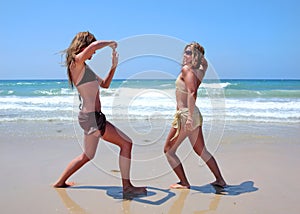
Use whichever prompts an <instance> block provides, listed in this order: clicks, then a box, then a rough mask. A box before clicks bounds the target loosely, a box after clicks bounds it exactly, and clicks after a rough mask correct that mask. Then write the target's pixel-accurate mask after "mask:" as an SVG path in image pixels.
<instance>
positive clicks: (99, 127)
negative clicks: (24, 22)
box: [53, 32, 146, 195]
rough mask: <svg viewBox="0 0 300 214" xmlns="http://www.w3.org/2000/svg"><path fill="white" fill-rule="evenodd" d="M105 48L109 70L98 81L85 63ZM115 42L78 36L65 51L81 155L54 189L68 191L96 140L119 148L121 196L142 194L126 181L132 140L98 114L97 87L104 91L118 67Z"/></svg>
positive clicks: (84, 34)
mask: <svg viewBox="0 0 300 214" xmlns="http://www.w3.org/2000/svg"><path fill="white" fill-rule="evenodd" d="M106 46H109V47H111V48H112V66H111V69H110V71H109V72H108V75H107V77H106V78H104V79H101V78H100V77H99V76H97V75H96V74H95V73H94V72H93V71H92V70H91V68H90V67H89V66H88V65H87V64H86V63H85V61H86V60H90V59H91V58H92V56H93V54H95V51H96V50H99V49H102V48H104V47H106ZM116 48H117V43H116V42H115V41H97V40H96V38H95V37H94V35H93V34H91V33H89V32H80V33H78V34H77V35H76V36H75V37H74V39H73V40H72V42H71V44H70V46H69V48H68V49H67V50H66V66H67V70H68V77H69V84H70V85H71V87H72V88H73V86H74V85H75V87H76V88H77V90H78V92H79V94H80V97H81V101H82V106H81V110H80V112H79V115H78V120H79V124H80V126H81V128H82V129H83V130H84V151H83V153H82V154H81V155H79V156H78V157H76V158H74V159H73V160H72V161H71V162H70V163H69V165H68V166H67V168H66V169H65V171H64V172H63V173H62V175H61V177H60V178H59V179H58V180H57V182H56V183H55V184H54V185H53V186H54V187H69V186H71V185H74V183H73V182H67V179H68V178H69V177H70V176H71V175H72V174H74V173H75V172H76V171H77V170H79V169H80V168H81V167H82V166H83V165H84V164H86V163H87V162H89V161H90V160H91V159H93V157H94V155H95V153H96V149H97V145H98V142H99V139H100V138H102V139H103V140H105V141H108V142H111V143H113V144H115V145H117V146H119V147H120V154H119V166H120V171H121V177H122V185H123V194H125V195H126V194H144V193H146V188H145V187H135V186H133V185H132V183H131V181H130V164H131V149H132V140H131V139H130V138H129V137H128V136H126V135H125V134H124V133H123V132H122V131H120V130H119V129H118V128H116V127H115V126H114V125H113V124H111V123H110V122H108V121H107V120H106V117H105V115H104V114H103V113H102V112H101V102H100V97H99V86H100V87H102V88H108V87H109V86H110V83H111V81H112V78H113V76H114V73H115V71H116V68H117V64H118V54H117V52H116Z"/></svg>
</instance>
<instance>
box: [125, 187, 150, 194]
mask: <svg viewBox="0 0 300 214" xmlns="http://www.w3.org/2000/svg"><path fill="white" fill-rule="evenodd" d="M145 194H147V189H146V187H134V186H129V187H126V188H124V189H123V195H124V196H126V195H145Z"/></svg>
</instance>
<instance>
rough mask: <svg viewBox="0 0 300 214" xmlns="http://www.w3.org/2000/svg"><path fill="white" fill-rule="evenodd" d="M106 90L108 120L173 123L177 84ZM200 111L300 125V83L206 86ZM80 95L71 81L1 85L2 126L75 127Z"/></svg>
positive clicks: (123, 84) (128, 83) (124, 84)
mask: <svg viewBox="0 0 300 214" xmlns="http://www.w3.org/2000/svg"><path fill="white" fill-rule="evenodd" d="M100 90H101V95H100V96H101V103H102V111H103V112H104V113H105V114H106V115H107V118H108V119H120V120H122V119H123V120H136V119H138V120H149V119H159V120H166V119H167V120H169V119H170V120H171V119H172V117H173V115H174V113H175V110H176V103H175V80H133V79H131V80H113V82H112V84H111V87H110V88H109V89H100ZM196 104H197V106H198V107H199V109H200V111H201V113H202V115H203V117H204V121H212V120H216V119H217V120H218V119H219V120H224V121H245V122H247V121H255V122H266V123H268V122H276V123H294V124H295V123H298V124H300V80H221V81H212V80H205V81H204V82H203V83H202V84H201V87H200V88H199V90H198V98H197V103H196ZM78 105H79V100H78V94H77V91H76V89H74V90H71V89H70V88H69V86H68V82H67V80H0V122H5V121H72V120H74V119H76V118H77V113H78Z"/></svg>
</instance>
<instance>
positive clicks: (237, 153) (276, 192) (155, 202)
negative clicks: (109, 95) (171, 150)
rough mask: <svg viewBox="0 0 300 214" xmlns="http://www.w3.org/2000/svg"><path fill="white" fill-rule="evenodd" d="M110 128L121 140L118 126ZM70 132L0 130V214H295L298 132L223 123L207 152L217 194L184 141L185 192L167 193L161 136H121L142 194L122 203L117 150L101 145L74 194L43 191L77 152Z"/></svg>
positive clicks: (68, 128)
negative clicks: (217, 180) (217, 171)
mask: <svg viewBox="0 0 300 214" xmlns="http://www.w3.org/2000/svg"><path fill="white" fill-rule="evenodd" d="M114 123H115V124H116V125H117V126H118V127H119V128H120V129H122V130H125V132H126V133H127V130H128V124H127V123H126V122H125V121H114ZM163 126H164V124H162V126H160V127H163ZM155 127H159V126H158V125H157V124H156V126H155ZM77 128H78V127H77ZM77 128H76V125H75V129H74V126H73V124H72V123H71V122H55V121H52V122H51V121H49V122H28V121H27V122H18V123H16V122H1V123H0V134H1V141H0V147H1V149H0V153H1V155H0V160H1V161H0V164H1V175H2V176H1V183H2V188H1V194H0V201H1V202H0V203H1V206H0V212H1V213H49V214H50V213H299V209H300V204H299V203H298V196H297V194H298V192H299V191H300V186H299V185H297V184H298V181H299V179H300V172H299V167H298V166H297V165H296V164H297V163H299V162H300V156H299V152H300V142H299V139H300V132H299V131H300V125H299V124H284V123H280V124H279V123H255V122H253V123H243V122H232V123H226V125H225V128H224V134H222V138H221V142H220V144H219V143H217V144H216V145H217V146H214V148H213V150H215V151H214V152H213V153H214V155H215V158H216V159H217V161H218V163H219V166H220V168H221V171H222V173H223V175H224V177H225V179H226V181H227V183H228V184H229V186H228V187H226V188H225V189H223V190H220V189H215V188H213V187H212V186H211V185H209V183H210V182H212V181H213V176H212V173H211V172H210V171H209V170H208V168H207V167H206V166H205V165H203V163H202V162H201V161H200V160H199V158H198V157H197V156H196V155H195V153H194V152H192V150H191V147H190V145H189V143H188V142H187V141H186V142H184V145H182V148H180V151H179V154H180V157H182V160H183V164H184V168H185V170H186V173H187V176H188V178H189V181H190V183H191V185H192V186H191V189H190V190H170V189H168V187H169V185H170V184H172V183H175V182H177V178H176V177H175V175H174V174H173V172H171V170H170V167H169V165H168V163H167V160H166V159H165V157H164V155H163V153H162V151H163V144H164V140H165V137H166V135H167V131H164V132H163V133H161V130H160V129H157V130H155V129H153V130H152V131H151V133H146V132H145V133H142V134H141V133H138V132H131V133H128V135H129V136H130V137H131V138H132V139H133V140H134V148H133V154H132V156H133V162H132V169H131V176H132V179H133V183H134V184H135V185H139V186H147V189H148V194H147V196H143V197H137V198H133V199H131V200H127V199H123V198H122V192H121V191H122V188H121V181H120V178H119V176H120V175H119V171H118V170H119V169H118V164H117V163H118V162H117V161H118V159H117V152H118V149H117V148H116V147H114V146H110V145H108V144H107V143H105V142H103V141H102V140H101V143H100V144H99V147H98V151H97V154H96V158H95V159H94V160H93V161H92V162H90V163H88V164H87V165H86V166H84V167H83V168H82V169H81V170H80V171H79V172H77V173H76V174H75V175H73V176H72V177H71V180H72V181H75V182H76V185H75V186H74V187H72V188H68V189H55V188H52V187H51V185H52V183H53V182H55V180H56V179H57V178H58V176H59V175H60V173H61V172H62V170H64V168H65V167H66V165H67V164H68V162H69V161H70V160H71V159H72V158H73V157H75V156H76V155H78V154H79V153H80V152H81V151H82V150H81V143H82V142H81V137H82V135H81V134H82V133H80V132H79V133H78V131H76V130H77ZM167 128H168V125H167ZM207 129H208V127H206V126H204V133H205V136H206V137H207V135H208V134H209V133H210V130H207ZM213 133H214V132H213V131H212V132H211V133H210V134H213ZM216 134H217V133H216ZM154 138H155V139H154ZM153 139H154V141H153ZM208 147H210V145H208Z"/></svg>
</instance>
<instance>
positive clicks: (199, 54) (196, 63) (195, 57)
mask: <svg viewBox="0 0 300 214" xmlns="http://www.w3.org/2000/svg"><path fill="white" fill-rule="evenodd" d="M188 47H190V48H191V49H192V68H195V69H198V68H199V67H200V65H201V61H202V58H203V57H204V53H205V51H204V48H203V47H202V46H201V45H200V44H199V43H198V42H192V43H190V44H188V45H186V46H185V48H184V51H185V50H186V49H187V48H188Z"/></svg>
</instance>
